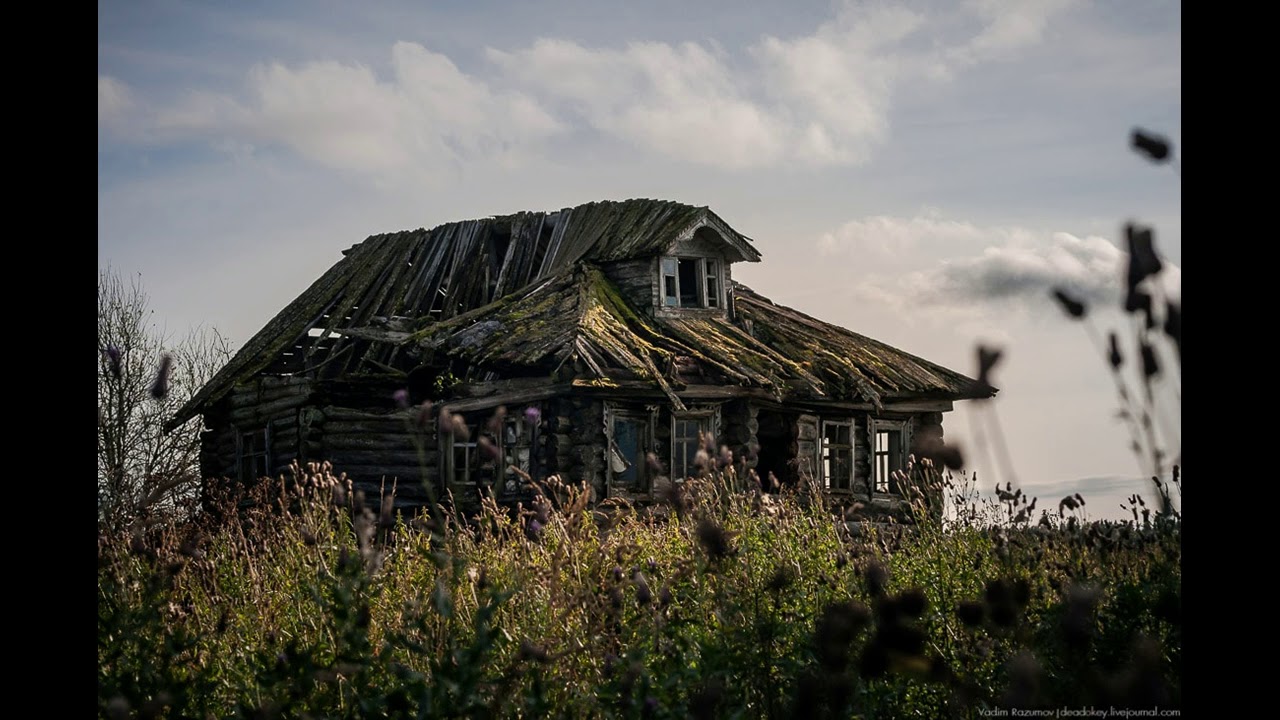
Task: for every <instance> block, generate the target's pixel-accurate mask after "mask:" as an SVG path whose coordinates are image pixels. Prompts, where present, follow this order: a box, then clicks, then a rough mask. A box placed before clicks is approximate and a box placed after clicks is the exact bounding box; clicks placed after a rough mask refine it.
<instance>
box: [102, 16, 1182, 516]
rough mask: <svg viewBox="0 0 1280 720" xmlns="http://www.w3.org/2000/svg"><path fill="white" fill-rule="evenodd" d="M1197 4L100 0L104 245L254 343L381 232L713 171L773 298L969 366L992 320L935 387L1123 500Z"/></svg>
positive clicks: (970, 432)
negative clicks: (1112, 362) (1130, 418)
mask: <svg viewBox="0 0 1280 720" xmlns="http://www.w3.org/2000/svg"><path fill="white" fill-rule="evenodd" d="M1181 35H1182V28H1181V6H1180V3H1176V2H1158V1H1147V0H1124V1H1120V0H1113V1H1111V2H1089V1H1087V0H965V1H963V2H957V1H942V0H939V1H937V2H856V1H847V2H839V1H837V2H807V1H804V0H801V1H797V2H776V3H767V2H755V3H750V4H747V3H742V2H728V1H726V0H703V1H702V2H698V3H686V2H673V1H668V0H649V1H640V0H631V1H629V2H615V1H614V0H552V1H550V2H542V3H514V2H512V3H504V2H488V1H485V0H478V1H476V0H472V1H467V2H462V1H453V0H439V1H433V2H425V1H417V2H398V1H387V2H370V3H347V2H337V1H336V0H309V1H307V2H298V1H294V0H283V1H279V2H272V3H213V2H189V1H177V0H112V1H111V2H99V4H98V267H99V269H100V270H103V269H110V270H112V271H114V272H119V273H122V274H125V275H131V276H132V275H139V276H140V278H141V283H142V285H143V286H144V288H145V289H146V291H147V292H148V294H149V296H150V299H151V304H152V307H153V309H154V310H155V313H156V317H157V318H159V322H160V324H161V325H162V327H163V329H164V330H165V331H166V332H168V333H171V334H173V335H174V336H179V335H181V334H183V333H185V332H186V331H187V330H189V329H191V328H192V327H195V326H201V325H203V326H211V327H213V328H216V329H217V330H218V331H220V332H221V333H223V334H224V335H226V336H227V337H229V338H230V339H231V341H232V342H233V343H234V344H235V346H236V347H239V346H241V345H243V344H244V343H245V341H247V340H248V339H249V338H250V337H251V336H252V335H253V334H254V333H256V332H257V331H258V330H259V329H260V328H261V327H262V326H263V325H264V324H265V323H266V322H267V321H268V320H269V319H271V318H272V317H273V316H274V315H275V314H276V313H277V312H279V311H280V310H281V309H282V308H283V307H284V306H285V305H286V304H287V303H288V302H290V301H291V300H292V299H294V298H295V297H296V296H297V295H298V294H300V293H301V292H302V291H303V290H305V289H306V288H307V286H309V285H310V284H311V283H312V282H313V281H314V280H315V279H316V278H318V277H319V276H320V275H321V274H322V273H323V272H324V271H325V270H326V269H328V268H329V267H330V266H332V265H333V264H334V263H335V262H337V261H338V260H340V259H341V257H342V256H341V252H342V251H343V250H344V249H346V248H348V247H350V246H352V245H354V244H356V243H358V242H361V241H362V240H364V239H365V238H366V237H368V236H370V235H373V234H377V233H382V232H392V231H398V230H409V229H415V228H420V227H425V228H431V227H434V226H436V225H439V224H441V223H445V222H450V221H455V220H464V219H470V218H479V217H487V216H490V215H500V214H506V213H512V212H516V211H520V210H555V209H559V208H564V207H571V206H574V205H578V204H582V203H585V202H591V201H595V200H623V199H627V198H633V197H646V198H660V199H668V200H676V201H680V202H684V203H688V204H691V205H700V206H702V205H705V206H708V207H710V208H711V209H712V210H713V211H715V212H716V213H717V214H718V215H719V216H720V217H721V218H723V219H724V220H725V221H726V222H727V223H729V225H731V226H732V227H733V228H734V229H736V230H738V231H739V232H741V233H743V234H744V235H747V236H748V237H750V238H752V239H753V240H754V242H755V244H756V247H757V248H758V249H759V250H760V252H761V254H762V256H763V260H762V262H760V263H758V264H747V263H742V264H738V265H735V266H734V277H735V279H736V280H738V281H739V282H742V283H744V284H746V285H748V286H750V287H751V288H752V289H754V290H755V291H757V292H759V293H762V294H764V295H765V296H767V297H770V298H771V299H773V300H774V301H775V302H778V303H780V304H783V305H788V306H791V307H794V308H796V309H799V310H801V311H803V312H806V313H808V314H811V315H814V316H817V317H819V318H821V319H823V320H826V321H829V322H832V323H835V324H838V325H841V326H844V327H846V328H849V329H851V330H854V331H855V332H859V333H862V334H864V335H868V336H871V337H874V338H876V339H878V340H882V341H884V342H887V343H890V344H892V345H894V346H896V347H899V348H902V349H903V350H906V351H908V352H911V353H913V354H916V355H919V356H922V357H925V358H928V359H930V360H933V361H934V362H937V363H940V364H942V365H945V366H947V367H950V368H952V369H955V370H958V371H960V372H964V373H966V374H970V375H976V374H977V362H978V361H977V353H976V348H977V347H978V346H980V345H982V346H986V347H990V348H998V349H1000V351H1001V356H1000V360H999V362H998V363H997V365H996V366H995V367H994V368H993V370H992V375H991V379H992V382H993V384H994V385H996V386H997V387H998V388H999V394H998V395H997V399H996V400H995V401H994V402H991V403H986V404H981V403H973V402H960V403H957V405H956V409H955V410H954V411H953V412H951V413H948V414H947V415H946V416H945V418H944V427H945V429H946V437H947V440H948V442H951V443H954V444H957V445H958V446H959V447H961V449H962V450H964V451H965V453H966V456H967V457H968V460H969V468H970V469H971V470H973V471H976V472H977V484H978V487H979V489H980V490H983V491H986V492H990V490H991V489H992V488H993V487H994V485H995V484H996V483H999V484H1001V485H1002V486H1003V485H1004V483H1006V482H1013V483H1014V485H1015V486H1018V487H1022V488H1023V489H1024V491H1025V492H1027V493H1029V494H1032V495H1036V496H1040V497H1041V501H1040V505H1039V507H1046V505H1051V506H1053V507H1056V506H1057V502H1058V500H1059V499H1060V498H1061V497H1062V495H1064V494H1069V493H1074V492H1080V493H1081V494H1082V495H1083V496H1084V497H1085V499H1086V502H1087V505H1086V507H1085V508H1084V510H1085V512H1086V513H1087V517H1090V518H1119V517H1125V516H1127V512H1126V511H1124V510H1122V509H1121V508H1120V503H1122V502H1125V498H1127V497H1128V496H1129V495H1130V494H1131V493H1133V492H1138V493H1142V494H1143V495H1144V497H1146V499H1147V500H1148V501H1150V500H1151V499H1152V493H1151V489H1150V482H1149V481H1144V480H1143V479H1142V478H1143V477H1144V476H1145V477H1149V476H1150V474H1151V470H1150V469H1149V466H1148V465H1146V464H1144V462H1143V461H1142V458H1141V456H1140V455H1138V454H1135V452H1134V451H1133V449H1132V448H1131V432H1130V430H1129V426H1128V425H1127V424H1126V422H1125V421H1124V419H1123V418H1122V417H1120V415H1119V411H1120V410H1121V409H1122V405H1123V401H1122V400H1121V398H1120V397H1119V396H1118V393H1117V382H1116V377H1114V376H1113V375H1112V373H1111V371H1110V366H1109V364H1108V362H1107V360H1106V350H1105V343H1106V340H1105V338H1106V337H1107V335H1108V333H1109V332H1111V331H1113V330H1114V331H1116V332H1117V334H1118V337H1119V338H1120V340H1121V346H1120V349H1121V351H1122V354H1123V355H1124V356H1125V357H1126V358H1128V359H1129V360H1130V361H1131V362H1127V363H1126V364H1125V365H1124V366H1123V367H1125V368H1130V367H1133V366H1134V363H1133V362H1132V360H1133V359H1135V355H1136V351H1137V350H1136V347H1135V346H1134V345H1133V338H1134V332H1135V330H1134V328H1135V326H1134V324H1133V323H1134V321H1133V317H1132V316H1128V315H1125V314H1123V313H1120V312H1119V311H1118V307H1119V305H1120V304H1121V300H1120V298H1121V297H1122V295H1121V293H1122V290H1123V282H1122V280H1123V274H1124V269H1125V267H1126V260H1125V258H1126V249H1127V244H1126V242H1125V232H1124V227H1125V224H1126V223H1128V222H1135V223H1138V224H1140V225H1143V226H1149V227H1151V228H1152V229H1153V230H1154V237H1155V247H1156V250H1157V252H1158V253H1159V254H1160V255H1161V257H1162V259H1163V261H1164V268H1163V270H1162V272H1161V273H1160V275H1159V276H1158V277H1157V278H1156V279H1155V282H1158V283H1160V292H1163V293H1165V294H1166V295H1167V296H1168V297H1171V298H1175V299H1178V300H1179V301H1180V298H1181V265H1182V259H1181V255H1182V222H1181V213H1182V211H1181V205H1182V198H1181V175H1180V173H1181V170H1180V162H1181V129H1182V121H1181V117H1182V62H1181V54H1182V37H1181ZM1134 128H1144V129H1146V130H1148V131H1150V132H1152V133H1155V134H1158V135H1161V136H1163V137H1165V138H1167V139H1168V140H1169V141H1171V143H1172V145H1173V147H1174V155H1175V162H1174V163H1165V164H1155V163H1152V162H1150V161H1148V160H1147V159H1145V158H1144V157H1142V156H1140V155H1138V154H1137V153H1135V152H1134V151H1133V150H1132V149H1131V148H1130V146H1129V139H1130V133H1131V131H1132V130H1133V129H1134ZM1054 287H1063V288H1066V289H1068V290H1069V291H1070V292H1071V293H1073V294H1074V295H1076V296H1077V297H1080V298H1081V299H1083V300H1085V301H1086V303H1087V304H1088V307H1089V312H1088V315H1087V317H1086V319H1085V320H1084V321H1072V320H1070V319H1068V318H1067V316H1066V315H1064V313H1063V312H1062V310H1061V308H1060V307H1059V306H1058V305H1056V304H1055V302H1054V300H1053V299H1052V298H1051V297H1050V290H1051V288H1054ZM1157 351H1158V353H1160V354H1158V355H1157V357H1158V359H1159V360H1160V367H1161V370H1160V373H1159V374H1158V375H1156V376H1155V382H1154V383H1153V386H1154V387H1153V389H1152V394H1151V398H1152V400H1151V401H1150V403H1151V404H1152V405H1154V407H1156V408H1157V411H1158V412H1157V415H1156V417H1157V418H1158V419H1159V422H1157V423H1155V426H1156V427H1157V430H1158V431H1159V432H1161V433H1162V437H1164V438H1165V441H1164V442H1163V443H1162V444H1163V445H1165V447H1167V448H1168V450H1169V455H1170V456H1171V457H1173V456H1177V458H1178V459H1179V460H1180V449H1181V444H1180V440H1181V435H1180V430H1181V406H1180V388H1181V368H1180V364H1179V362H1180V361H1179V359H1178V358H1177V356H1176V354H1174V353H1172V352H1171V351H1170V349H1169V347H1168V346H1167V345H1160V344H1157ZM1121 377H1125V378H1127V379H1126V382H1127V383H1128V384H1129V386H1130V393H1131V394H1130V397H1131V399H1132V400H1133V401H1134V402H1135V403H1136V404H1137V405H1138V406H1142V405H1144V404H1146V403H1147V401H1146V400H1145V397H1144V395H1143V394H1142V392H1141V391H1140V388H1141V387H1142V386H1141V383H1138V382H1136V377H1134V376H1121ZM1175 499H1177V496H1175Z"/></svg>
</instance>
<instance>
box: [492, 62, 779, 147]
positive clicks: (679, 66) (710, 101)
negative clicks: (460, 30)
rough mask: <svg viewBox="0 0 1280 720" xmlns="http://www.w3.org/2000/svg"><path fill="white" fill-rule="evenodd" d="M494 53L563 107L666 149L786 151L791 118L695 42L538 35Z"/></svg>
mask: <svg viewBox="0 0 1280 720" xmlns="http://www.w3.org/2000/svg"><path fill="white" fill-rule="evenodd" d="M488 55H489V58H490V60H492V61H493V62H494V63H495V64H496V65H497V66H498V68H499V69H500V70H501V71H502V72H503V73H504V75H506V77H507V78H508V79H509V80H510V81H512V82H514V83H516V84H518V85H519V86H521V87H527V88H530V89H531V91H533V92H536V93H538V94H540V95H542V96H545V97H546V98H547V99H548V100H549V101H550V102H552V103H558V104H559V106H560V108H561V110H562V111H563V112H565V113H566V114H573V115H577V116H579V117H581V118H582V119H583V120H584V121H585V122H586V123H587V125H589V126H590V127H592V128H594V129H595V130H597V131H600V132H602V133H605V134H607V135H612V136H614V137H618V138H622V139H624V140H627V141H630V142H633V143H636V144H638V145H641V146H643V147H646V148H649V149H652V150H657V151H659V152H662V153H664V154H668V155H673V156H676V157H681V158H684V159H686V160H689V161H692V162H695V163H704V164H711V165H722V166H726V167H747V166H751V165H762V164H771V163H773V162H776V161H777V160H778V159H779V158H780V157H781V155H782V153H783V151H784V147H783V141H784V139H785V135H786V134H787V132H788V128H787V127H786V126H785V125H784V124H783V123H782V122H781V121H780V120H779V118H777V117H775V116H774V115H772V114H771V113H769V112H768V111H767V110H766V109H764V108H762V107H760V106H758V105H756V104H755V103H753V102H752V101H751V100H750V99H749V98H748V97H747V95H746V93H745V88H744V87H743V85H742V79H741V78H739V77H735V75H734V74H733V73H732V71H731V70H730V69H729V67H728V66H727V65H726V63H725V61H724V59H723V58H722V57H721V56H719V55H717V54H715V53H713V52H712V51H710V50H707V49H706V48H703V47H702V46H700V45H698V44H696V43H684V44H682V45H679V46H673V45H669V44H666V43H654V42H646V43H630V44H628V45H627V46H626V47H625V48H624V49H622V50H612V49H589V48H586V47H583V46H581V45H578V44H577V43H573V42H569V41H565V40H548V39H541V40H538V41H536V42H535V43H534V44H533V45H532V46H531V47H529V48H528V49H526V50H519V51H515V52H510V53H508V52H503V51H499V50H494V49H490V50H489V51H488Z"/></svg>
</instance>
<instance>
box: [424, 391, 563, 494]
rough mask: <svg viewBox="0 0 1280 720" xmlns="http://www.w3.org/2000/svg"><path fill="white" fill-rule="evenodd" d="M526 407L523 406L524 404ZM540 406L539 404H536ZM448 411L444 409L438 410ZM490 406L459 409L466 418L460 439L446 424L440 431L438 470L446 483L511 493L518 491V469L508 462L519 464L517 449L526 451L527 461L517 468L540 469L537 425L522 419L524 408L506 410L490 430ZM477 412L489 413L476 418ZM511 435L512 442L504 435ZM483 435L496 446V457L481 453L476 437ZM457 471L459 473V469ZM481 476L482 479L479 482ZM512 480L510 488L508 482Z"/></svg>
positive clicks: (531, 474) (532, 471) (519, 482)
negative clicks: (460, 457)
mask: <svg viewBox="0 0 1280 720" xmlns="http://www.w3.org/2000/svg"><path fill="white" fill-rule="evenodd" d="M526 409H527V408H526ZM539 409H541V408H539ZM442 412H448V409H447V408H446V409H444V410H442ZM493 412H494V408H485V409H483V410H474V411H469V412H464V413H460V414H461V415H462V417H463V418H464V419H465V420H466V421H467V429H468V435H467V438H466V439H465V440H462V441H460V440H459V438H458V436H457V434H456V433H455V432H454V431H453V429H452V428H450V429H449V430H448V431H447V432H444V433H442V434H441V439H440V457H441V462H440V473H441V476H442V477H443V478H444V480H445V482H446V483H447V484H449V485H458V486H463V487H488V488H491V489H493V490H495V491H496V492H498V493H499V494H508V495H509V494H514V493H518V492H519V491H520V487H521V485H522V482H521V480H522V479H521V478H520V476H519V473H517V472H515V471H514V470H511V469H510V466H511V465H516V466H517V467H519V463H518V462H513V461H518V459H519V456H518V455H516V454H515V453H518V452H519V451H520V450H521V449H525V450H527V451H528V456H527V461H528V468H527V469H526V468H521V470H524V471H525V472H527V473H528V474H529V475H530V477H537V473H538V472H539V470H540V464H539V458H538V440H539V434H540V428H539V426H537V425H530V424H529V422H528V421H527V420H526V419H525V416H524V412H523V411H522V412H520V413H514V414H512V413H508V414H507V415H506V416H505V417H504V418H503V419H502V426H501V429H499V430H498V432H497V433H494V432H493V431H492V430H491V428H490V425H489V423H490V420H491V419H492V417H493V416H492V413H493ZM481 413H490V415H489V417H488V418H487V419H485V418H480V417H479V415H480V414H481ZM511 435H514V436H515V442H514V443H512V442H511V441H510V440H508V439H507V438H508V437H509V436H511ZM481 436H485V437H488V438H489V441H490V442H491V443H492V444H493V446H494V447H495V448H496V449H497V457H496V458H492V457H482V456H481V452H482V451H481V448H480V437H481ZM458 450H462V451H463V453H464V454H463V467H461V468H460V467H458V456H457V452H458ZM460 471H461V473H462V474H461V476H459V472H460ZM485 472H488V473H489V477H488V478H487V479H486V478H485V477H484V473H485ZM481 480H484V482H481ZM512 482H514V489H512V488H511V487H509V486H508V484H509V483H512Z"/></svg>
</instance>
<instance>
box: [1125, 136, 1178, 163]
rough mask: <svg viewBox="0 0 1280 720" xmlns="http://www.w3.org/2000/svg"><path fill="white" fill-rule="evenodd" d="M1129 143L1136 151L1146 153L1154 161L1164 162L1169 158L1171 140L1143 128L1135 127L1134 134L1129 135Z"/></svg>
mask: <svg viewBox="0 0 1280 720" xmlns="http://www.w3.org/2000/svg"><path fill="white" fill-rule="evenodd" d="M1129 145H1130V146H1131V147H1133V149H1134V150H1135V151H1137V152H1139V153H1141V154H1143V155H1146V156H1147V157H1148V158H1150V159H1151V161H1152V162H1156V163H1162V162H1166V161H1167V160H1168V159H1169V154H1170V144H1169V141H1168V140H1167V139H1165V138H1163V137H1161V136H1159V135H1156V134H1155V133H1152V132H1148V131H1146V130H1143V129H1142V128H1134V129H1133V134H1132V135H1130V136H1129Z"/></svg>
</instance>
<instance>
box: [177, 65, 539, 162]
mask: <svg viewBox="0 0 1280 720" xmlns="http://www.w3.org/2000/svg"><path fill="white" fill-rule="evenodd" d="M391 60H392V62H391V67H392V76H391V78H389V79H387V80H382V79H379V78H378V77H377V76H375V74H374V72H373V70H371V69H370V68H368V67H365V66H363V65H348V64H343V63H338V62H332V61H320V62H311V63H307V64H305V65H302V66H300V67H298V68H292V67H289V66H286V65H283V64H280V63H272V64H269V65H259V66H255V67H254V68H253V69H252V70H250V72H249V77H248V82H247V97H246V99H245V100H243V101H242V100H237V99H234V98H231V97H227V96H224V95H215V94H209V93H192V94H190V95H188V96H187V97H186V98H185V99H184V100H183V101H182V102H181V103H179V104H177V105H175V106H173V107H171V108H168V109H167V110H165V111H164V112H162V113H160V114H158V115H157V117H156V126H157V128H158V129H160V130H162V131H167V132H176V133H191V134H210V135H214V136H217V135H220V134H226V135H232V136H235V137H237V138H240V139H242V140H247V141H249V142H252V143H260V144H264V145H266V144H281V145H285V146H288V147H290V148H292V149H293V150H294V151H296V152H297V153H298V154H300V155H302V156H304V157H307V158H309V159H311V160H313V161H315V162H319V163H321V164H323V165H327V166H329V167H333V168H337V169H341V170H351V171H356V172H362V173H371V174H379V175H385V174H391V175H395V174H396V173H400V172H404V171H423V172H432V171H435V170H436V166H437V165H438V164H440V163H452V162H462V161H471V160H497V161H509V160H510V159H512V158H513V157H518V156H520V155H521V154H522V153H526V152H527V151H528V149H529V146H533V145H536V144H537V143H539V142H540V141H542V140H544V139H546V138H547V137H549V136H551V135H554V134H555V133H556V132H558V131H559V130H560V125H559V123H557V122H556V121H555V120H554V119H553V118H551V117H550V116H549V115H547V114H546V113H545V112H543V111H542V110H541V109H540V108H539V107H538V106H537V105H536V104H535V103H534V102H533V101H532V100H531V99H530V98H528V97H527V96H524V95H522V94H520V93H515V92H495V91H493V90H492V89H490V87H489V86H488V84H486V83H485V82H483V81H481V80H478V79H476V78H474V77H471V76H469V75H467V74H465V73H463V72H461V71H460V70H459V69H458V67H457V66H456V65H454V64H453V62H452V61H450V60H449V59H448V58H447V57H445V56H444V55H441V54H439V53H434V52H431V51H429V50H427V49H426V48H423V47H422V46H421V45H417V44H415V43H407V42H400V43H396V44H395V45H394V46H393V47H392V50H391Z"/></svg>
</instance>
